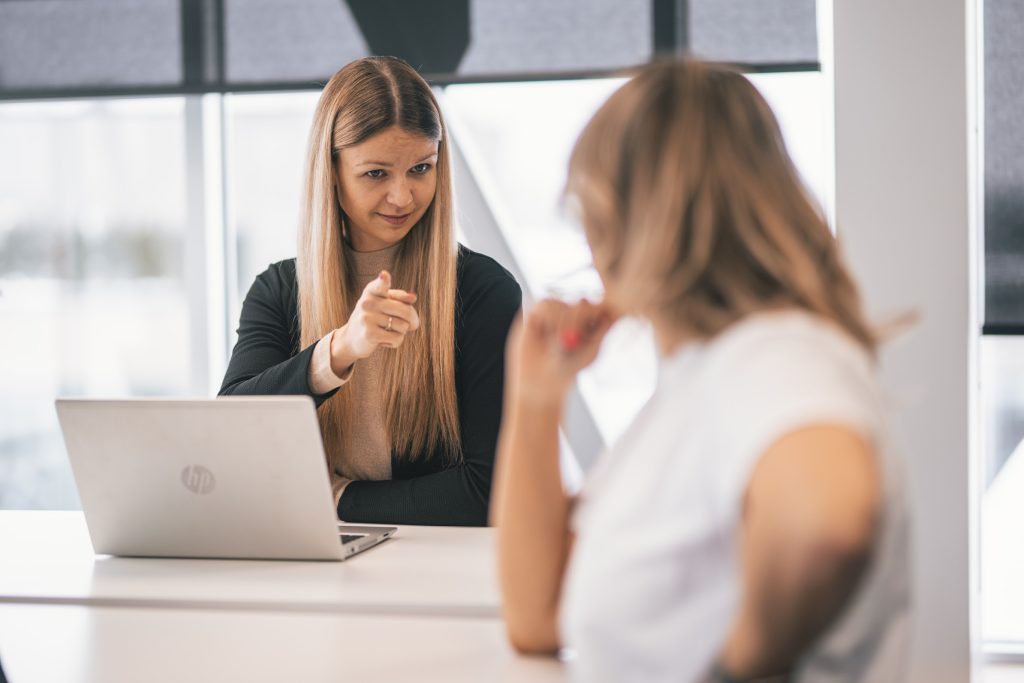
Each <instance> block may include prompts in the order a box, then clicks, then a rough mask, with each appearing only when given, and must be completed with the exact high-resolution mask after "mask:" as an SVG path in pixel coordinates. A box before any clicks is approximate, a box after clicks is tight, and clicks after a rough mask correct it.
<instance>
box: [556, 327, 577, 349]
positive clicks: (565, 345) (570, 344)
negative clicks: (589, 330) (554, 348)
mask: <svg viewBox="0 0 1024 683" xmlns="http://www.w3.org/2000/svg"><path fill="white" fill-rule="evenodd" d="M561 342H562V349H564V350H565V351H575V350H576V347H577V346H579V345H580V333H579V332H577V331H576V330H565V331H564V332H562V336H561Z"/></svg>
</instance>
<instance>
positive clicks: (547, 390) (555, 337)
mask: <svg viewBox="0 0 1024 683" xmlns="http://www.w3.org/2000/svg"><path fill="white" fill-rule="evenodd" d="M611 323H612V317H611V316H610V314H608V313H607V311H606V310H605V309H604V308H602V307H600V306H593V305H591V304H588V303H586V302H583V303H581V304H578V305H576V306H567V305H566V304H562V303H559V302H554V301H544V302H541V303H539V304H537V306H536V307H535V308H534V309H533V310H532V311H531V312H530V313H529V314H528V315H527V316H526V319H525V321H522V322H517V323H516V324H515V325H514V326H513V330H512V333H511V335H510V337H509V345H508V353H507V360H506V375H507V378H506V380H505V401H504V415H503V418H502V425H501V432H500V434H499V437H498V453H497V469H496V472H495V484H494V486H495V488H494V495H493V496H492V498H491V523H492V524H494V525H495V526H497V536H498V573H499V578H500V584H501V593H502V603H503V605H504V615H505V624H506V628H507V630H508V636H509V640H510V641H511V642H512V645H513V646H514V647H515V648H516V649H517V650H519V651H520V652H525V653H553V652H555V651H557V650H558V648H559V638H558V604H559V600H560V596H561V587H562V578H563V575H564V573H565V566H566V563H567V561H568V557H569V551H570V546H571V536H570V532H569V509H570V500H569V498H568V497H567V496H566V494H565V492H564V491H563V489H562V479H561V472H560V470H559V465H558V425H559V420H560V418H561V414H562V409H563V405H564V402H565V397H566V395H567V393H568V391H569V388H570V387H571V386H572V382H573V380H574V378H575V376H576V373H577V372H579V370H580V369H582V368H583V367H585V366H586V365H588V364H589V363H591V362H592V361H593V360H594V357H595V356H596V355H597V350H598V348H599V347H600V343H601V340H602V339H603V337H604V334H605V332H607V330H608V328H609V327H610V325H611Z"/></svg>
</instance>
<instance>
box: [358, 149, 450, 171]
mask: <svg viewBox="0 0 1024 683" xmlns="http://www.w3.org/2000/svg"><path fill="white" fill-rule="evenodd" d="M437 154H438V153H437V152H431V153H430V154H428V155H427V156H425V157H423V158H422V159H420V160H419V161H417V162H416V163H415V164H413V166H415V165H416V164H422V163H423V162H424V161H426V160H427V159H432V158H434V157H436V156H437ZM356 166H383V167H385V168H391V167H392V166H394V164H389V163H387V162H386V161H360V162H359V163H358V164H356Z"/></svg>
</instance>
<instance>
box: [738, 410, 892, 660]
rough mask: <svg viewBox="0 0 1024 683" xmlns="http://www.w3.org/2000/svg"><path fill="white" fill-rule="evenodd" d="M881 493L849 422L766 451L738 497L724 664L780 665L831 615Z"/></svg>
mask: <svg viewBox="0 0 1024 683" xmlns="http://www.w3.org/2000/svg"><path fill="white" fill-rule="evenodd" d="M881 496H882V494H881V482H880V479H879V474H878V471H877V465H876V461H875V457H874V453H873V450H872V447H871V446H869V445H868V444H867V443H866V442H865V441H864V440H863V439H862V438H861V437H860V436H858V435H857V434H856V433H855V432H853V431H851V430H849V429H847V428H843V427H836V426H829V425H818V426H813V427H808V428H805V429H801V430H798V431H796V432H793V433H791V434H788V435H786V436H784V437H783V438H782V439H780V440H779V441H777V442H776V443H775V444H774V445H773V446H771V447H770V448H769V449H768V450H767V451H766V452H765V453H764V455H763V456H762V457H761V459H760V461H759V462H758V464H757V466H756V468H755V469H754V472H753V475H752V477H751V480H750V483H749V485H748V488H747V492H746V497H745V501H744V512H743V526H742V530H741V541H740V543H741V561H742V572H743V597H742V602H741V605H740V609H739V612H738V614H737V615H736V618H735V621H734V623H733V626H732V629H731V632H730V635H729V637H728V639H727V641H726V644H725V647H724V648H723V650H722V652H721V656H720V660H719V661H720V665H721V668H722V669H723V670H724V671H726V672H728V674H729V675H730V676H732V677H734V678H738V679H741V680H747V679H753V678H759V677H765V676H771V675H776V674H781V673H784V672H787V671H789V670H790V669H791V668H792V667H793V666H794V665H795V664H796V662H797V660H798V658H799V657H800V656H801V655H802V654H803V653H804V652H805V651H806V650H807V649H808V647H809V646H811V645H812V644H813V643H814V641H815V640H816V639H817V638H818V637H819V636H821V635H822V633H823V632H824V631H825V630H826V629H827V628H828V627H829V626H830V625H831V624H832V623H833V621H834V620H835V619H836V618H837V617H838V616H839V614H840V613H841V611H842V609H843V607H844V606H845V605H846V604H847V601H848V600H849V598H850V597H851V596H852V595H853V593H854V591H855V590H856V588H857V586H858V585H859V582H860V580H861V578H862V577H863V574H864V572H865V569H866V567H867V565H868V561H869V560H870V557H871V552H872V548H873V545H874V540H875V536H876V531H877V526H878V516H879V514H880V509H881Z"/></svg>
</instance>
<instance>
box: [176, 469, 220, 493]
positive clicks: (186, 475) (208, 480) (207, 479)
mask: <svg viewBox="0 0 1024 683" xmlns="http://www.w3.org/2000/svg"><path fill="white" fill-rule="evenodd" d="M181 483H182V484H184V485H185V488H187V489H188V490H189V491H191V492H192V493H198V494H204V493H209V492H210V491H212V490H213V487H214V486H216V485H217V480H216V479H215V478H214V476H213V472H211V471H210V470H208V469H206V468H205V467H203V466H202V465H189V466H188V467H186V468H185V469H183V470H182V471H181Z"/></svg>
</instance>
